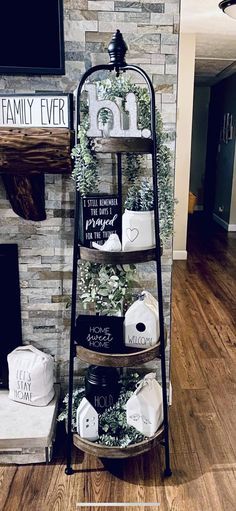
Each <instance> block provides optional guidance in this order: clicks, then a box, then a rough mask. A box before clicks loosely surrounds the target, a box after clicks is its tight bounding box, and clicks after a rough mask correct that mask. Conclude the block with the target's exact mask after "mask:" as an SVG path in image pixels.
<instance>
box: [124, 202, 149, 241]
mask: <svg viewBox="0 0 236 511" xmlns="http://www.w3.org/2000/svg"><path fill="white" fill-rule="evenodd" d="M154 246H155V226H154V211H153V210H152V211H129V210H128V209H125V212H124V214H123V215H122V250H124V251H131V250H143V249H148V248H153V247H154Z"/></svg>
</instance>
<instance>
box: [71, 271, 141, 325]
mask: <svg viewBox="0 0 236 511" xmlns="http://www.w3.org/2000/svg"><path fill="white" fill-rule="evenodd" d="M78 264H79V270H80V271H79V280H78V290H79V300H80V302H81V303H82V306H83V307H84V309H87V308H88V306H89V305H92V306H93V307H94V308H95V312H98V313H100V314H102V315H108V316H112V315H116V314H122V313H123V310H124V308H125V309H126V308H127V307H128V305H129V304H130V303H131V301H132V294H131V293H132V292H131V290H132V287H133V285H134V281H135V275H136V267H135V265H129V264H125V265H122V266H121V265H116V266H114V265H111V264H97V263H90V262H84V261H79V263H78Z"/></svg>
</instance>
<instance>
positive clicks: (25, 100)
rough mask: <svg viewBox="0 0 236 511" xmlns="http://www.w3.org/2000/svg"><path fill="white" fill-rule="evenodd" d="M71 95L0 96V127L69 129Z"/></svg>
mask: <svg viewBox="0 0 236 511" xmlns="http://www.w3.org/2000/svg"><path fill="white" fill-rule="evenodd" d="M71 110H72V95H71V94H63V93H58V94H57V93H47V94H39V93H35V94H22V95H20V94H8V95H0V127H5V128H11V127H12V128H71V127H72V125H71V121H72V115H71Z"/></svg>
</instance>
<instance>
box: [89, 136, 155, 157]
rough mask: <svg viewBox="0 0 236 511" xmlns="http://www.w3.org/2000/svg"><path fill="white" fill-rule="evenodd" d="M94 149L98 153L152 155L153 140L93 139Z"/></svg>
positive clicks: (124, 138)
mask: <svg viewBox="0 0 236 511" xmlns="http://www.w3.org/2000/svg"><path fill="white" fill-rule="evenodd" d="M92 147H93V149H94V150H95V152H96V153H138V154H140V153H147V154H149V153H152V149H153V140H152V139H151V138H142V137H140V138H126V137H110V138H93V139H92Z"/></svg>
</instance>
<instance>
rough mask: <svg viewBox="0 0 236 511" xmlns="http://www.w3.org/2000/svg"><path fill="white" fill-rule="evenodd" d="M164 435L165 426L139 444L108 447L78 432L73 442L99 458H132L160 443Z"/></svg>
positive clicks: (74, 435)
mask: <svg viewBox="0 0 236 511" xmlns="http://www.w3.org/2000/svg"><path fill="white" fill-rule="evenodd" d="M163 437H164V428H163V426H162V427H161V428H160V429H159V430H158V431H157V432H156V433H155V435H154V436H152V437H151V438H148V439H146V440H143V441H142V442H139V443H138V444H131V445H128V446H127V447H107V446H105V445H101V444H95V443H94V442H89V441H88V440H85V439H84V438H81V437H80V436H79V435H77V434H76V433H74V434H73V443H74V445H75V446H76V447H78V449H80V450H81V451H83V452H86V453H87V454H92V455H93V456H97V457H99V458H131V457H134V456H138V455H139V454H143V453H144V452H147V451H150V449H152V448H153V447H155V446H156V445H157V444H159V443H160V441H161V440H162V439H163Z"/></svg>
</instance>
